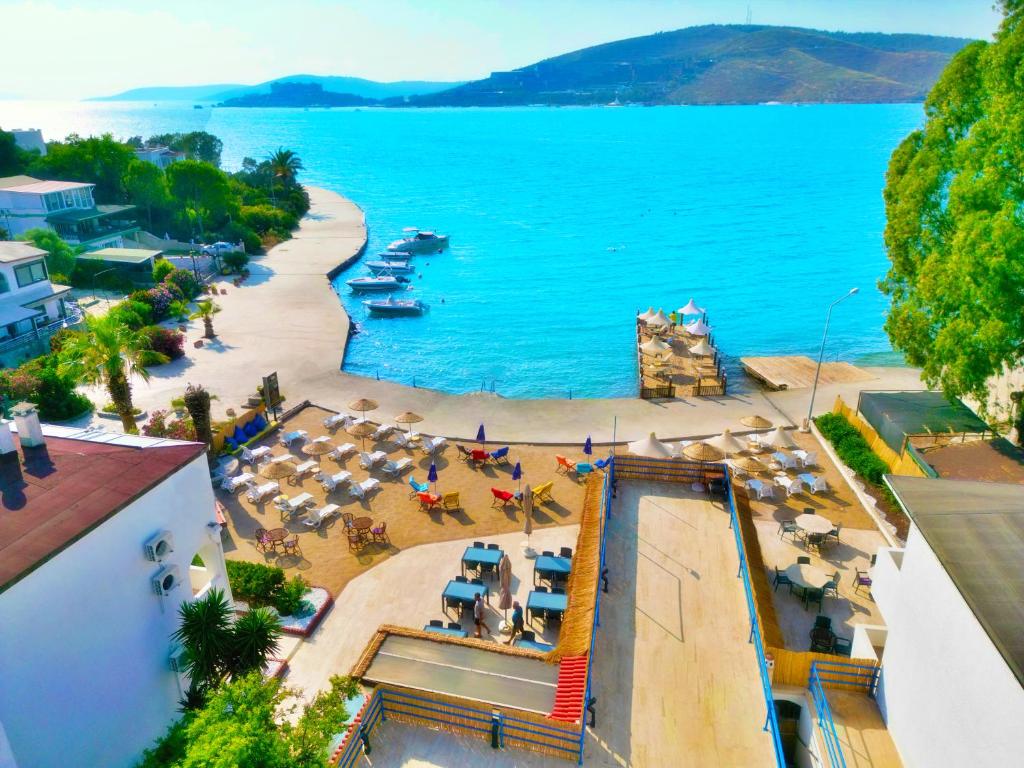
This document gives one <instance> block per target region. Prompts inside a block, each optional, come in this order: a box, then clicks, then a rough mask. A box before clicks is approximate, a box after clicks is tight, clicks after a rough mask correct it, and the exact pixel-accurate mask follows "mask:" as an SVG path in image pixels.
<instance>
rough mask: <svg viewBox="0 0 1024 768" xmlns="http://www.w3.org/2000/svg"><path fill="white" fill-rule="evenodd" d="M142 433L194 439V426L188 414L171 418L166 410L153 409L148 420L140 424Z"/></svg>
mask: <svg viewBox="0 0 1024 768" xmlns="http://www.w3.org/2000/svg"><path fill="white" fill-rule="evenodd" d="M142 434H144V435H148V436H149V437H170V438H172V439H174V440H195V439H196V428H195V425H194V424H193V423H192V419H191V417H189V416H185V417H184V418H181V419H172V418H171V414H170V413H169V412H168V411H163V410H157V411H153V413H152V415H151V416H150V417H149V421H147V422H146V423H145V424H143V425H142Z"/></svg>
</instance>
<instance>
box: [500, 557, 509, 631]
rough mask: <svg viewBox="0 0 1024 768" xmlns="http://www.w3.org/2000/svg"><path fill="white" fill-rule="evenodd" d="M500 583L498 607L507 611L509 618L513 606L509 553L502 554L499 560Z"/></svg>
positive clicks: (506, 614)
mask: <svg viewBox="0 0 1024 768" xmlns="http://www.w3.org/2000/svg"><path fill="white" fill-rule="evenodd" d="M498 583H499V584H500V585H501V594H500V595H499V597H498V608H500V609H501V610H503V611H505V618H506V619H508V609H509V608H511V607H512V561H511V560H510V559H509V556H508V555H502V556H501V560H500V561H499V562H498Z"/></svg>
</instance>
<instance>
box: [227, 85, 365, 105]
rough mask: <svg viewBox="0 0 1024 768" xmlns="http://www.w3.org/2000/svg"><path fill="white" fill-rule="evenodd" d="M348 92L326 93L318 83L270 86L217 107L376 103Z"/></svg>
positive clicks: (236, 97)
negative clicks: (264, 90)
mask: <svg viewBox="0 0 1024 768" xmlns="http://www.w3.org/2000/svg"><path fill="white" fill-rule="evenodd" d="M379 103H380V101H379V100H377V99H367V98H364V97H362V96H356V95H354V94H351V93H335V92H334V91H325V90H324V87H323V86H322V85H320V84H319V83H303V82H295V83H293V82H281V83H272V84H271V86H270V92H269V93H246V94H244V95H242V96H235V97H234V98H230V99H225V100H224V101H222V102H220V103H218V104H217V106H218V107H362V106H368V105H371V104H379Z"/></svg>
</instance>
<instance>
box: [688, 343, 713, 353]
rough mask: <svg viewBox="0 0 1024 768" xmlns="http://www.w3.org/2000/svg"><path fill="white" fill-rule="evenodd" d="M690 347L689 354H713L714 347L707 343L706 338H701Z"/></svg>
mask: <svg viewBox="0 0 1024 768" xmlns="http://www.w3.org/2000/svg"><path fill="white" fill-rule="evenodd" d="M689 349H690V354H691V355H694V356H696V357H711V356H712V355H714V354H715V348H714V347H712V346H711V345H710V344H708V340H707V339H701V340H700V341H698V342H697V343H696V344H694V345H693V346H692V347H690V348H689Z"/></svg>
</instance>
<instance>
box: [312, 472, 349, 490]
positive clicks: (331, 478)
mask: <svg viewBox="0 0 1024 768" xmlns="http://www.w3.org/2000/svg"><path fill="white" fill-rule="evenodd" d="M316 479H317V481H318V482H319V483H320V485H322V486H323V488H324V490H325V491H327V492H328V493H330V492H331V491H333V490H334V489H335V488H337V487H338V486H339V485H344V484H345V483H347V482H348V481H349V480H351V479H352V473H351V472H346V471H345V470H342V471H341V472H335V473H334V474H333V475H328V474H327V473H326V472H320V473H318V474H317V476H316Z"/></svg>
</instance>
